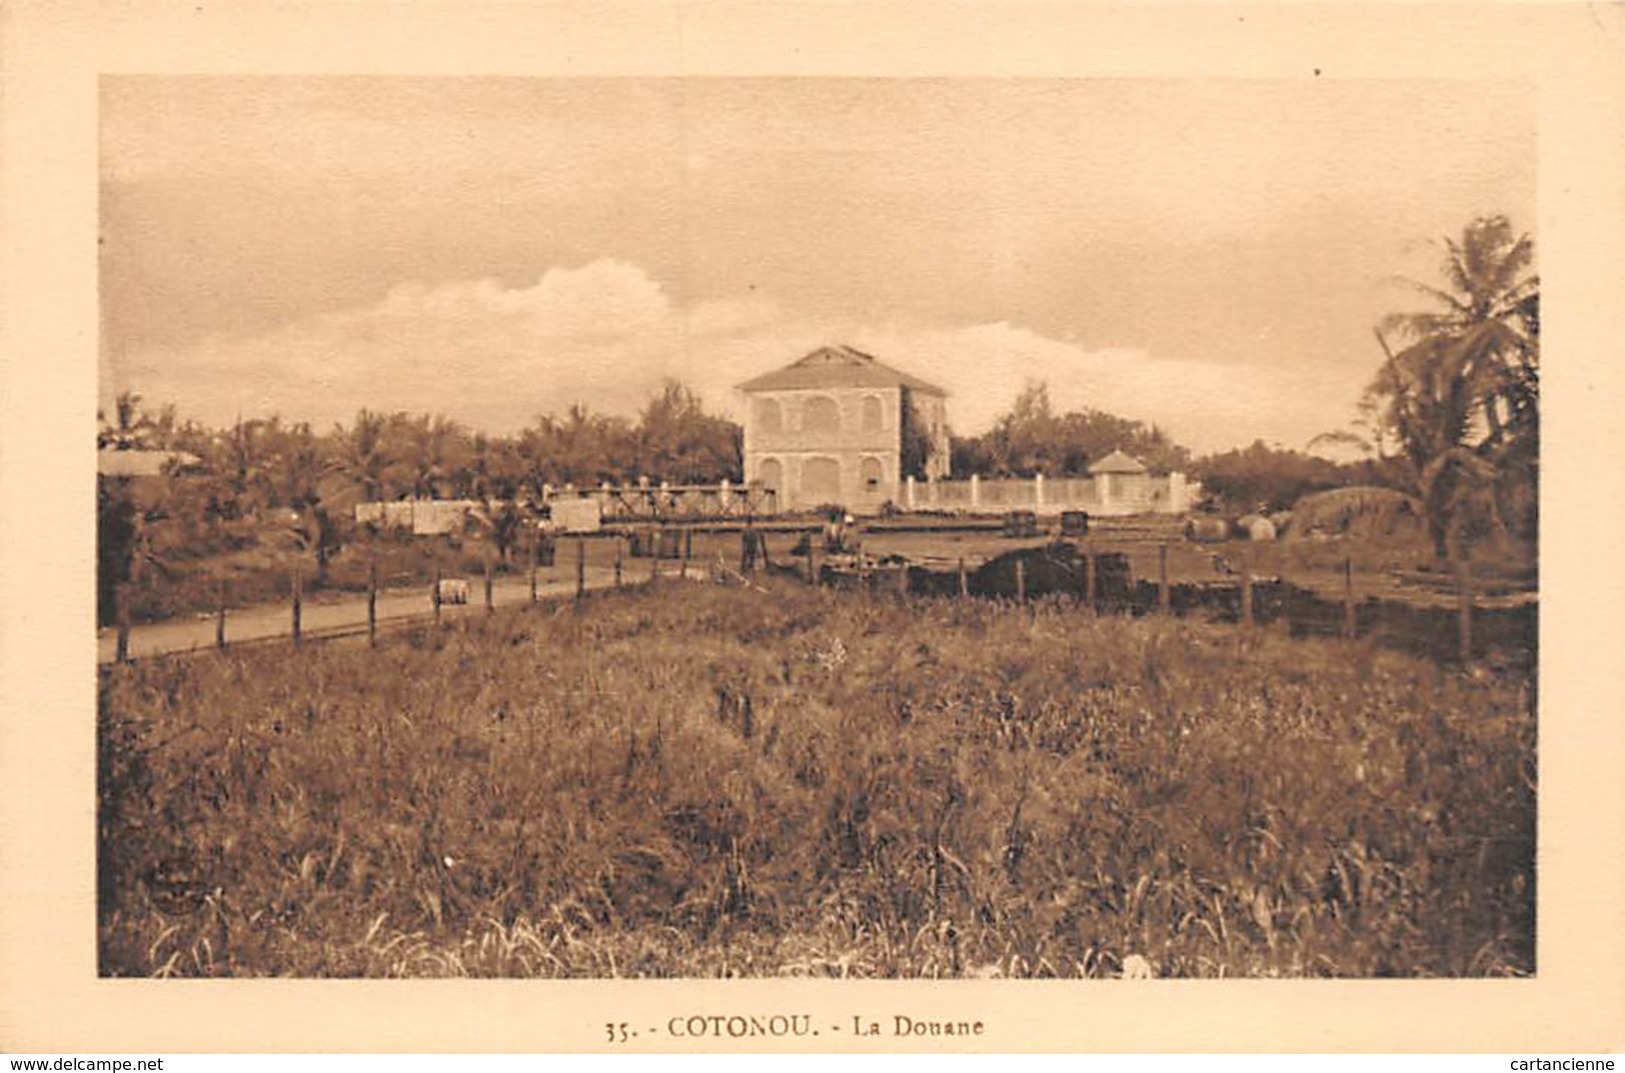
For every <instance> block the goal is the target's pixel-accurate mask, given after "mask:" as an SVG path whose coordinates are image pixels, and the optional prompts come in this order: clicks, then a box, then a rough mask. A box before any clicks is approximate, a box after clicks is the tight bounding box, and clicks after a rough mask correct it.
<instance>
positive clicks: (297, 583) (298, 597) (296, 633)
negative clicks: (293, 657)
mask: <svg viewBox="0 0 1625 1073" xmlns="http://www.w3.org/2000/svg"><path fill="white" fill-rule="evenodd" d="M304 583H305V581H304V578H303V577H301V576H300V570H299V564H298V563H294V564H293V646H294V647H295V648H298V647H299V644H300V641H301V636H300V634H301V630H300V626H301V621H300V620H301V619H302V618H303V614H304V608H303V602H304V600H303V598H304V593H303V589H304Z"/></svg>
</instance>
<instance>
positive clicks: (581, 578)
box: [576, 537, 587, 600]
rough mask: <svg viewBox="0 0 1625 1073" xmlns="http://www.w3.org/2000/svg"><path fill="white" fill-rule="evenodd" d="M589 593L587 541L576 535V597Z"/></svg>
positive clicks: (579, 597) (580, 597)
mask: <svg viewBox="0 0 1625 1073" xmlns="http://www.w3.org/2000/svg"><path fill="white" fill-rule="evenodd" d="M586 595H587V541H586V538H585V537H576V599H577V600H580V599H582V598H583V597H585V596H586Z"/></svg>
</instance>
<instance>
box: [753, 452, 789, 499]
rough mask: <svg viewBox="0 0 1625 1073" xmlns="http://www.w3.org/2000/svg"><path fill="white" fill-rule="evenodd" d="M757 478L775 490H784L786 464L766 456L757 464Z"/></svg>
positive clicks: (765, 485)
mask: <svg viewBox="0 0 1625 1073" xmlns="http://www.w3.org/2000/svg"><path fill="white" fill-rule="evenodd" d="M756 479H757V480H758V481H760V482H761V483H762V485H763V486H764V487H767V488H771V489H773V491H775V492H782V491H784V465H783V463H781V462H780V461H779V460H778V459H776V458H764V459H762V460H761V461H760V462H758V463H757V464H756Z"/></svg>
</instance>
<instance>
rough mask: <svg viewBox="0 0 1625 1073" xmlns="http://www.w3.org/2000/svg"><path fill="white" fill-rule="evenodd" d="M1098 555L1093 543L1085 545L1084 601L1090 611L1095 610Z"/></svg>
mask: <svg viewBox="0 0 1625 1073" xmlns="http://www.w3.org/2000/svg"><path fill="white" fill-rule="evenodd" d="M1095 570H1096V556H1095V548H1094V545H1093V544H1085V545H1084V546H1083V602H1084V604H1085V605H1086V606H1087V607H1088V608H1089V610H1090V611H1093V610H1095V597H1096V589H1097V587H1098V582H1097V580H1096V577H1095Z"/></svg>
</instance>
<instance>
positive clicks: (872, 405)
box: [863, 395, 886, 432]
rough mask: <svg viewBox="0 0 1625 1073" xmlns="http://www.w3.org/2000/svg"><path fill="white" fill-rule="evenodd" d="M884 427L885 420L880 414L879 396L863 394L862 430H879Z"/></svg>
mask: <svg viewBox="0 0 1625 1073" xmlns="http://www.w3.org/2000/svg"><path fill="white" fill-rule="evenodd" d="M885 427H886V426H885V421H884V419H883V418H882V416H881V408H880V399H879V397H878V396H875V395H865V396H864V397H863V431H865V432H879V431H881V430H882V429H884V428H885Z"/></svg>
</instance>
